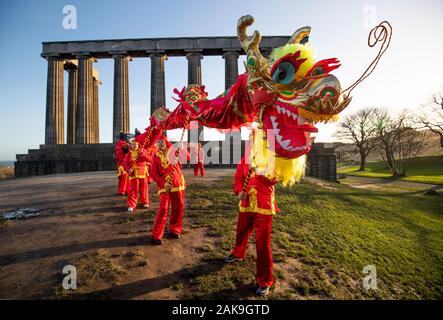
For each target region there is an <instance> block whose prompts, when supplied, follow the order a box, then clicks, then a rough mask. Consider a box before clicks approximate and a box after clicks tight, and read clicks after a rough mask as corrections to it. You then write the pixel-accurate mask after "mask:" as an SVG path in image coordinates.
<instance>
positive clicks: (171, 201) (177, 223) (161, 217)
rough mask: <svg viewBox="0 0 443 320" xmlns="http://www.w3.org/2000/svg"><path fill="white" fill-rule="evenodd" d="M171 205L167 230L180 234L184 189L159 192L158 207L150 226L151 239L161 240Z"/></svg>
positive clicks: (181, 229)
mask: <svg viewBox="0 0 443 320" xmlns="http://www.w3.org/2000/svg"><path fill="white" fill-rule="evenodd" d="M170 205H171V216H170V218H169V230H170V231H171V232H172V233H175V234H180V233H182V231H183V212H184V208H185V191H184V190H182V191H176V192H162V193H160V207H159V208H158V211H157V215H156V216H155V221H154V226H153V227H152V239H154V240H161V239H162V238H163V232H164V231H165V226H166V222H167V221H168V211H169V206H170Z"/></svg>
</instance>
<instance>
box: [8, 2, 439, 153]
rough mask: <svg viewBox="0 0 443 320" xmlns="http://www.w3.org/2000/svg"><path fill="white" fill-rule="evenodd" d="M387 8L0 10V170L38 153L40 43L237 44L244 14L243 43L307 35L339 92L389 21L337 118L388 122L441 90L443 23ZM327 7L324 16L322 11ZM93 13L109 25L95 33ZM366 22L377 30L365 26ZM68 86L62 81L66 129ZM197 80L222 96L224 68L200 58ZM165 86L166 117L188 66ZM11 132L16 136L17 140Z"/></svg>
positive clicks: (103, 128) (326, 134)
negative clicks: (248, 21) (307, 31)
mask: <svg viewBox="0 0 443 320" xmlns="http://www.w3.org/2000/svg"><path fill="white" fill-rule="evenodd" d="M395 2H396V1H392V2H391V3H384V2H383V1H381V0H378V1H371V4H370V5H368V4H367V3H366V2H365V1H356V2H353V3H346V2H344V1H337V2H335V3H334V4H330V3H328V2H326V1H313V2H312V3H309V4H296V3H292V2H288V1H276V2H275V4H273V6H274V8H275V10H272V11H270V10H269V8H268V2H266V1H245V2H244V3H237V2H234V1H227V2H225V3H223V5H219V4H218V3H206V2H202V1H194V2H193V4H196V6H198V7H199V8H200V9H201V10H200V11H199V12H196V11H195V10H192V8H193V7H195V6H189V4H184V3H181V2H179V1H171V2H169V3H168V4H165V3H162V4H158V3H155V4H152V3H146V2H139V1H132V2H131V5H127V6H124V7H121V6H118V2H116V1H109V2H106V4H105V3H104V2H94V3H90V2H87V1H69V2H66V3H65V2H61V1H48V2H45V3H35V2H32V1H28V0H27V1H17V2H14V3H13V4H6V3H4V2H2V3H1V4H0V8H1V12H2V13H1V17H2V19H1V22H0V24H1V31H0V34H1V37H2V40H3V42H4V43H8V44H9V46H6V47H5V49H4V50H2V51H1V53H0V58H1V59H0V67H1V69H2V73H1V75H0V96H1V97H2V98H1V103H0V109H1V114H2V117H1V120H0V134H1V136H2V137H10V136H11V135H12V136H13V137H14V139H10V138H8V139H2V142H1V145H0V147H1V148H0V150H1V151H0V159H4V160H0V161H15V155H16V154H23V153H26V152H27V150H28V149H37V148H38V147H39V145H40V144H43V143H44V125H45V121H44V118H45V109H46V73H47V64H46V61H45V60H44V59H43V58H41V57H40V53H41V46H42V43H43V42H54V41H57V40H58V41H81V40H108V39H144V38H173V37H174V38H176V37H178V38H191V37H199V36H200V37H206V36H207V37H211V36H234V37H235V26H236V21H237V19H238V18H239V17H240V16H241V15H243V14H251V15H252V16H254V18H255V24H254V25H253V26H251V28H250V30H249V34H251V33H252V31H253V30H254V29H257V30H259V31H260V32H261V34H262V36H273V35H286V36H290V35H291V34H292V32H293V31H295V29H297V28H299V27H300V26H302V25H311V27H312V33H311V36H310V42H311V44H312V46H313V47H314V48H316V49H317V51H318V53H319V54H318V58H319V59H323V58H329V57H337V58H338V59H339V60H341V62H342V66H341V67H340V68H339V69H337V70H336V71H335V72H334V75H336V76H337V77H338V78H339V80H340V81H341V83H342V86H343V87H347V86H348V85H349V84H351V83H353V82H354V81H355V80H356V79H357V78H358V76H359V75H360V74H361V73H362V72H363V71H364V69H365V68H366V67H367V66H368V64H369V63H370V62H371V61H372V59H373V58H374V56H375V55H376V53H377V50H378V47H377V49H375V48H372V49H371V48H369V47H367V45H366V41H367V34H368V32H369V30H370V28H369V25H371V26H372V27H373V26H375V25H376V24H378V23H379V22H380V21H383V20H388V21H390V22H391V24H392V26H393V35H392V43H391V46H390V48H388V50H387V52H386V54H385V55H384V56H383V57H382V59H381V61H380V63H379V66H378V68H377V69H376V70H375V71H374V73H373V74H372V75H371V76H370V77H369V78H368V79H367V80H365V81H364V82H363V83H362V84H361V85H360V86H359V87H357V88H356V89H355V91H354V92H353V101H352V103H351V105H350V106H349V107H348V109H347V110H345V112H344V113H343V115H344V116H345V115H346V114H349V113H353V112H356V111H358V110H359V109H361V108H363V107H370V106H377V107H389V109H390V111H391V112H393V113H395V112H399V111H400V110H401V109H403V108H415V109H417V108H419V107H420V106H421V105H422V104H424V103H425V102H426V101H427V99H429V98H430V96H431V95H432V93H433V92H436V91H437V90H439V89H440V88H442V87H443V81H441V80H440V78H441V74H442V73H443V62H442V60H441V59H440V58H439V57H440V56H441V53H442V52H443V44H442V42H441V41H435V39H442V38H443V21H442V19H441V18H440V17H439V12H442V9H443V3H442V2H440V1H436V0H435V1H432V0H428V1H425V2H418V1H403V2H401V4H400V5H399V6H398V5H395ZM135 3H136V4H135ZM233 3H235V6H236V7H237V8H238V10H232V9H231V8H233V7H235V6H233V5H232V4H233ZM67 4H70V5H74V6H75V7H76V9H77V16H78V29H76V30H65V29H63V26H62V21H63V18H64V16H65V14H63V12H62V10H63V7H64V6H65V5H67ZM134 4H135V5H134ZM154 5H155V8H154V9H155V10H156V11H157V12H156V13H157V14H155V15H153V14H148V15H144V12H152V7H153V6H154ZM325 7H327V8H328V10H324V8H325ZM145 9H146V10H145ZM178 9H180V10H178ZM283 9H284V10H283ZM149 10H151V11H149ZM368 10H369V13H368ZM371 10H372V14H373V13H374V10H375V19H373V18H374V17H373V16H371ZM213 12H218V14H217V15H215V14H212V13H213ZM294 12H300V13H298V14H297V13H294ZM98 13H100V14H102V15H103V16H105V17H107V18H106V19H101V20H100V23H97V20H96V19H97V17H96V15H97V14H98ZM205 13H211V14H205ZM125 14H126V16H125ZM122 16H125V17H126V18H128V17H132V19H131V20H130V22H131V23H126V20H124V19H121V17H122ZM368 19H369V20H371V19H372V20H374V21H375V23H368V21H367V20H368ZM372 20H371V21H370V22H373V21H372ZM115 21H117V23H116V22H115ZM118 21H121V23H118ZM170 21H171V23H169V22H170ZM274 21H282V22H280V23H274ZM165 22H168V23H166V24H165ZM429 30H432V32H429ZM417 39H419V42H418V43H417V42H416V41H417ZM412 41H413V42H412ZM411 42H412V44H413V45H411ZM244 58H245V56H241V57H240V58H239V61H238V63H239V73H242V72H243V70H244V68H243V61H244ZM94 67H95V68H96V69H97V70H99V72H100V78H101V80H102V81H103V85H102V86H101V87H100V93H99V94H100V142H102V143H108V142H111V140H112V94H113V92H112V89H113V62H112V59H102V60H98V62H97V63H95V65H94ZM149 70H150V61H149V58H134V59H133V61H132V62H130V64H129V73H130V76H129V87H130V93H129V94H130V98H129V104H130V113H131V115H130V121H131V126H130V128H131V131H133V130H134V128H136V127H137V128H139V129H140V128H144V126H143V125H144V124H146V123H147V120H146V119H147V116H148V115H149V113H150V98H149V97H150V80H149V78H150V72H149ZM66 77H67V75H66V74H65V119H66V105H67V103H66V99H67V85H66V84H67V80H66V79H67V78H66ZM202 78H203V85H205V86H206V90H207V91H208V93H209V97H215V96H216V95H218V94H219V93H221V92H223V91H224V60H223V59H222V58H221V57H217V56H215V57H213V56H205V57H204V59H203V60H202ZM165 79H166V80H165V82H166V98H167V107H168V108H169V109H171V110H173V109H174V108H175V106H176V104H174V102H173V100H172V99H171V95H172V91H173V89H174V88H181V87H182V86H185V85H186V84H187V62H186V59H185V58H177V57H169V58H168V60H167V61H166V63H165ZM6 106H8V108H6ZM24 115H25V116H24ZM66 122H67V121H66V120H65V127H66ZM336 126H337V124H327V125H319V126H318V127H319V134H318V135H317V142H333V141H338V140H339V139H337V138H335V137H334V136H333V133H334V131H335V128H336ZM20 128H26V130H25V129H20ZM17 130H19V132H20V134H16V133H15V132H16V131H17ZM214 130H215V129H212V130H210V131H209V132H210V133H209V134H208V136H210V137H213V136H214V137H221V136H220V135H217V134H215V133H214V132H215V131H214ZM205 134H206V131H205ZM177 135H178V133H177V132H171V134H170V137H172V138H173V137H174V136H177ZM246 135H247V134H246ZM205 140H209V139H205Z"/></svg>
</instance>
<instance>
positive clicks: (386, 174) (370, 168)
mask: <svg viewBox="0 0 443 320" xmlns="http://www.w3.org/2000/svg"><path fill="white" fill-rule="evenodd" d="M358 169H359V166H350V167H342V168H338V170H337V171H338V172H339V173H346V174H348V175H353V176H359V177H372V178H392V174H391V171H390V170H389V168H388V166H387V165H386V162H385V161H377V162H368V163H367V164H366V169H365V171H358ZM400 180H403V181H412V182H422V183H430V184H443V156H430V157H418V158H413V159H411V163H410V166H409V169H408V171H407V172H406V177H403V178H401V179H400Z"/></svg>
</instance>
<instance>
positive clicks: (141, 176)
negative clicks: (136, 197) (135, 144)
mask: <svg viewBox="0 0 443 320" xmlns="http://www.w3.org/2000/svg"><path fill="white" fill-rule="evenodd" d="M143 171H144V172H143V173H141V174H140V173H139V171H138V167H137V166H135V167H134V172H133V173H132V175H130V176H129V179H144V178H147V177H149V174H148V167H147V166H145V167H144V170H143Z"/></svg>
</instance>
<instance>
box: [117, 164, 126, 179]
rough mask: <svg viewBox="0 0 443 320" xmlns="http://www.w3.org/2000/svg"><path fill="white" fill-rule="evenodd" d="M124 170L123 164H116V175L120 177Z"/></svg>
mask: <svg viewBox="0 0 443 320" xmlns="http://www.w3.org/2000/svg"><path fill="white" fill-rule="evenodd" d="M125 173H126V170H125V168H124V167H123V166H118V168H117V177H120V176H121V175H122V174H125Z"/></svg>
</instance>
